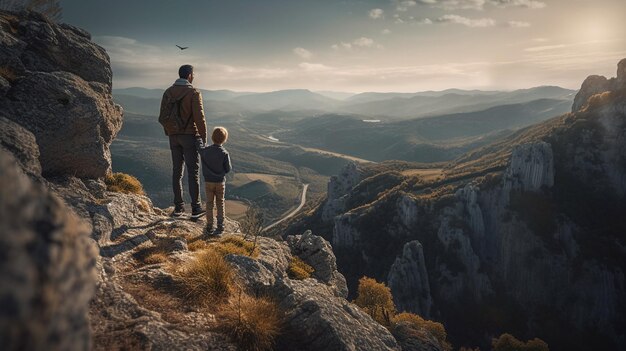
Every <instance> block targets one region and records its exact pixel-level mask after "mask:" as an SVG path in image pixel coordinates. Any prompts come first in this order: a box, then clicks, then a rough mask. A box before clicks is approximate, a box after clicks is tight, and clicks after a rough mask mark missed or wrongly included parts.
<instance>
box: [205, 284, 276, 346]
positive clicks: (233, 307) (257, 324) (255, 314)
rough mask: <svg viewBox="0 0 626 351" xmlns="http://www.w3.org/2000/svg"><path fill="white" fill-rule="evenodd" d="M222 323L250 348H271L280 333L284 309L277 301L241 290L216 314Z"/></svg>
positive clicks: (232, 335) (222, 326)
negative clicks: (282, 310) (247, 293)
mask: <svg viewBox="0 0 626 351" xmlns="http://www.w3.org/2000/svg"><path fill="white" fill-rule="evenodd" d="M217 320H218V321H219V327H218V329H220V330H221V331H222V332H224V333H226V334H228V335H229V336H230V337H231V338H232V339H233V340H234V341H235V342H237V343H238V344H239V347H240V348H241V349H243V350H248V351H264V350H271V349H272V346H273V345H274V340H275V338H276V336H278V334H279V333H280V329H281V324H282V313H281V312H280V309H279V307H278V306H277V304H276V303H275V302H273V301H272V300H270V299H267V298H264V297H252V296H248V295H246V294H244V293H243V292H241V291H240V292H239V294H238V296H233V298H231V299H230V301H229V303H228V304H225V305H224V306H222V308H221V309H220V311H219V312H218V315H217Z"/></svg>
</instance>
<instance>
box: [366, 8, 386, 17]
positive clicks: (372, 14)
mask: <svg viewBox="0 0 626 351" xmlns="http://www.w3.org/2000/svg"><path fill="white" fill-rule="evenodd" d="M384 12H385V11H383V10H382V9H371V10H370V12H369V16H370V18H373V19H378V18H383V14H384Z"/></svg>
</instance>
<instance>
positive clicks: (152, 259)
mask: <svg viewBox="0 0 626 351" xmlns="http://www.w3.org/2000/svg"><path fill="white" fill-rule="evenodd" d="M166 261H167V254H166V253H165V252H154V253H151V254H149V255H148V256H146V258H144V259H143V262H144V263H146V264H157V263H163V262H166Z"/></svg>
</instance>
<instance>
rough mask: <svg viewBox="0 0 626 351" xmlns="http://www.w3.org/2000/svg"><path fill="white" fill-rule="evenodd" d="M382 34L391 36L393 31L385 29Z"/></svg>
mask: <svg viewBox="0 0 626 351" xmlns="http://www.w3.org/2000/svg"><path fill="white" fill-rule="evenodd" d="M381 33H382V34H391V30H390V29H388V28H385V29H383V30H382V31H381Z"/></svg>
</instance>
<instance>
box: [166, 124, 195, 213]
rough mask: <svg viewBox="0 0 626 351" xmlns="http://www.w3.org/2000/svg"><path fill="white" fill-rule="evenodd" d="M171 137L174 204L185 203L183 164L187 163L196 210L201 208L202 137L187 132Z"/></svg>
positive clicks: (190, 190) (190, 193)
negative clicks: (200, 144)
mask: <svg viewBox="0 0 626 351" xmlns="http://www.w3.org/2000/svg"><path fill="white" fill-rule="evenodd" d="M169 137H170V150H171V151H172V165H173V172H172V188H173V189H174V205H175V206H182V205H183V203H184V201H183V166H184V165H185V164H187V180H188V181H189V195H190V196H191V208H192V209H194V210H197V209H200V208H201V204H200V155H199V154H198V143H200V142H201V141H200V138H199V137H195V136H193V135H187V134H179V135H170V136H169Z"/></svg>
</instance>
